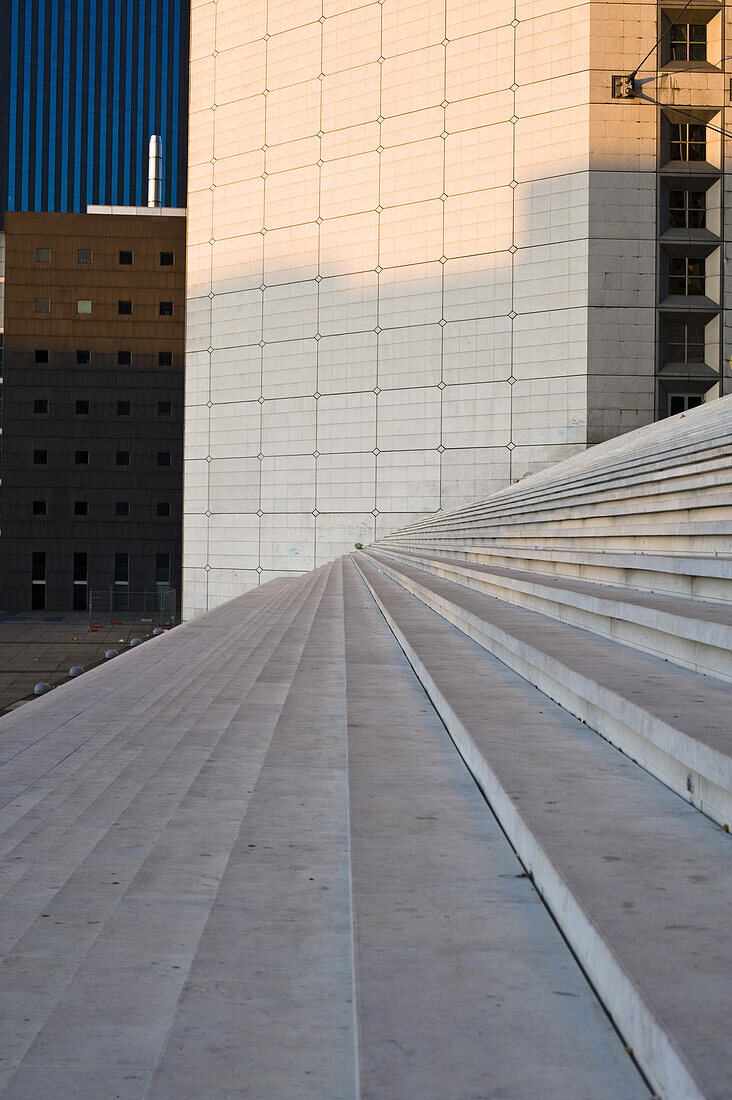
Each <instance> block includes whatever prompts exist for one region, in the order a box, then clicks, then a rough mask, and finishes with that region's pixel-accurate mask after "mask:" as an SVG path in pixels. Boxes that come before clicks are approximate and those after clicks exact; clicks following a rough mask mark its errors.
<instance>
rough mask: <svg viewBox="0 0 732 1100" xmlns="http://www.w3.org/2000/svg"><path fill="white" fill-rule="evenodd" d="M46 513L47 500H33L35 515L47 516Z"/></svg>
mask: <svg viewBox="0 0 732 1100" xmlns="http://www.w3.org/2000/svg"><path fill="white" fill-rule="evenodd" d="M45 514H46V502H45V500H34V501H33V515H34V516H45Z"/></svg>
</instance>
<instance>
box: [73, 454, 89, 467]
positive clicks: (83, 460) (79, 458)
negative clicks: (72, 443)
mask: <svg viewBox="0 0 732 1100" xmlns="http://www.w3.org/2000/svg"><path fill="white" fill-rule="evenodd" d="M74 462H75V463H76V465H77V466H88V465H89V452H88V451H74Z"/></svg>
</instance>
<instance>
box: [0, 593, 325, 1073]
mask: <svg viewBox="0 0 732 1100" xmlns="http://www.w3.org/2000/svg"><path fill="white" fill-rule="evenodd" d="M323 588H324V582H323V579H322V577H319V578H316V582H315V584H314V586H313V587H312V588H311V590H310V593H309V595H310V597H311V598H310V599H309V600H307V601H306V602H305V604H304V605H303V606H301V607H300V608H299V609H298V610H297V612H296V614H295V615H294V617H293V620H292V621H291V622H290V624H289V626H288V627H287V628H286V629H285V632H284V634H283V638H285V637H286V636H287V634H288V632H292V631H293V630H295V631H296V632H299V635H303V634H304V638H301V642H302V644H304V640H305V638H306V637H307V632H308V627H307V624H308V622H309V621H311V617H312V616H314V614H315V612H316V610H317V606H318V603H319V599H320V596H321V595H322V590H323ZM303 616H304V617H305V630H304V631H303V629H302V626H298V625H297V624H298V623H300V624H302V622H303ZM280 644H282V643H280ZM275 656H276V651H275V653H273V654H272V657H271V659H275ZM227 688H228V683H227V684H226V685H225V688H224V689H223V690H226V689H227ZM239 710H241V704H240V705H239V706H238V707H237V708H236V711H235V714H236V713H238V711H239ZM235 714H234V715H232V717H231V719H230V721H229V722H228V723H227V724H226V726H225V727H224V728H223V729H222V730H221V731H220V732H219V735H218V737H217V738H216V739H215V742H214V744H213V745H212V746H210V747H209V751H208V752H207V754H206V755H205V757H204V759H203V760H202V761H201V764H200V767H198V768H197V770H196V773H195V774H194V775H193V776H192V778H191V780H190V782H188V784H187V786H186V788H185V789H184V790H183V791H181V792H180V797H179V798H177V800H176V803H175V805H172V806H171V808H170V811H169V812H168V813H167V818H166V821H165V822H164V823H163V824H162V825H161V826H160V827H159V828H158V829H157V835H156V837H155V838H154V840H153V841H149V842H148V846H147V849H146V852H145V854H144V855H143V857H142V859H141V861H140V862H139V863H138V865H137V869H136V870H135V871H133V873H132V875H131V877H130V879H129V881H128V883H127V884H126V885H125V888H124V889H123V890H122V891H121V893H120V895H119V896H118V897H117V899H116V900H115V901H114V902H113V906H112V908H111V909H110V910H109V912H108V913H107V915H106V917H105V918H104V919H103V921H102V922H100V924H99V926H98V927H95V928H94V931H93V932H92V933H91V934H89V942H88V943H87V944H86V945H85V947H84V948H83V949H82V953H81V954H80V956H79V958H78V959H77V960H76V961H75V963H74V965H73V968H72V969H71V971H70V972H69V973H67V974H66V976H65V978H63V979H62V984H61V986H60V988H59V989H57V990H56V993H55V995H53V996H52V997H51V998H47V999H45V1000H44V1017H43V1020H42V1021H41V1022H40V1023H39V1024H38V1027H37V1028H35V1030H34V1035H33V1036H31V1037H29V1041H28V1043H27V1045H26V1047H25V1050H26V1051H27V1050H28V1049H30V1047H31V1045H32V1044H33V1043H34V1042H35V1041H36V1036H38V1035H39V1034H40V1033H41V1031H42V1029H43V1026H44V1024H45V1021H46V1020H48V1018H49V1016H50V1015H51V1014H52V1013H53V1011H54V1010H55V1006H56V1005H57V1004H58V1002H59V1001H60V999H61V998H62V997H63V995H64V993H65V991H66V990H67V989H68V987H69V985H70V983H71V982H72V981H73V980H74V977H75V975H76V974H77V973H78V972H79V968H80V967H81V966H83V965H84V963H85V961H86V959H87V958H88V957H89V955H90V953H91V952H92V951H93V949H94V946H95V944H96V943H97V942H99V940H100V937H101V936H102V935H103V934H104V932H105V929H106V928H107V927H108V926H109V923H110V921H111V920H112V919H113V918H114V914H115V913H116V912H117V911H118V910H119V908H120V905H121V904H122V903H123V901H124V898H125V896H126V895H127V894H128V892H129V890H130V888H131V887H132V885H133V883H134V881H135V879H136V878H137V876H139V875H140V874H141V872H142V869H143V868H144V866H145V864H146V862H147V860H149V858H150V856H151V854H152V853H153V852H154V849H155V846H156V845H157V844H158V843H159V842H160V839H161V837H162V835H163V834H164V832H165V830H166V828H168V827H170V822H171V820H172V818H173V817H174V815H175V813H176V812H177V809H178V808H179V807H181V806H182V804H183V803H184V801H185V799H186V796H187V795H188V792H189V791H190V789H191V787H192V786H193V784H194V783H195V782H196V777H197V776H198V775H199V774H200V772H201V770H202V769H203V768H204V767H205V766H206V764H207V762H208V761H210V760H211V758H212V756H213V755H214V753H215V751H216V744H218V743H219V742H220V741H221V739H222V738H224V737H225V736H226V733H227V731H228V729H229V727H230V726H231V723H232V722H233V720H234V717H235ZM110 835H111V830H110V832H108V833H107V836H108V837H109V836H110ZM85 862H86V861H85ZM83 866H84V864H82V865H81V867H83ZM72 878H73V876H72ZM71 885H72V882H71V880H69V882H68V883H67V884H66V888H67V889H68V888H70V887H71ZM49 909H50V910H51V916H53V911H52V905H51V906H49ZM13 955H15V956H18V957H20V958H22V957H23V955H24V952H23V949H22V948H21V947H16V949H15V950H14V952H13ZM11 957H12V956H8V959H6V962H8V961H10V958H11ZM11 1022H12V1021H11ZM23 1056H24V1055H23ZM23 1056H21V1057H23ZM11 1072H12V1070H11ZM1 1087H2V1086H0V1088H1ZM7 1087H10V1088H12V1083H10V1085H8V1083H7V1082H6V1085H5V1088H7Z"/></svg>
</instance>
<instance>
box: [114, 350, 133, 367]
mask: <svg viewBox="0 0 732 1100" xmlns="http://www.w3.org/2000/svg"><path fill="white" fill-rule="evenodd" d="M131 365H132V352H131V351H118V352H117V366H118V367H129V366H131Z"/></svg>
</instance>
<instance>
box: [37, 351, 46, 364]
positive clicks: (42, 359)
mask: <svg viewBox="0 0 732 1100" xmlns="http://www.w3.org/2000/svg"><path fill="white" fill-rule="evenodd" d="M47 362H48V348H36V363H47Z"/></svg>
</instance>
